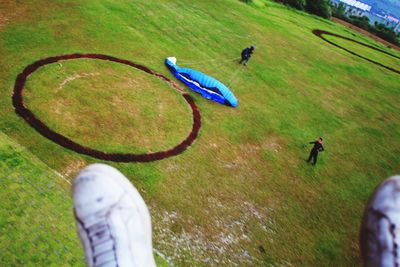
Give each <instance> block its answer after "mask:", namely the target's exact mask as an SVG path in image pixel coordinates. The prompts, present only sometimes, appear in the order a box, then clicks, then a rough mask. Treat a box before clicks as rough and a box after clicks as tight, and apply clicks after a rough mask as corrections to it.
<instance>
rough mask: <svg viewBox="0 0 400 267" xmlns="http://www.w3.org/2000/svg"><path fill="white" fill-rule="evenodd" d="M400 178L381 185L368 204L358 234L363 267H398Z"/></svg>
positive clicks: (397, 177)
mask: <svg viewBox="0 0 400 267" xmlns="http://www.w3.org/2000/svg"><path fill="white" fill-rule="evenodd" d="M399 242H400V176H393V177H390V178H388V179H386V180H385V181H383V182H382V183H381V184H380V185H379V186H378V187H377V188H376V189H375V192H374V194H373V195H372V197H371V198H370V200H369V203H368V204H367V206H366V208H365V211H364V216H363V222H362V225H361V231H360V249H361V255H362V258H363V261H364V266H368V267H370V266H374V267H375V266H376V267H378V266H379V267H389V266H390V267H391V266H400V257H399V256H400V247H399V245H400V243H399Z"/></svg>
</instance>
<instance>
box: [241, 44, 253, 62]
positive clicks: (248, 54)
mask: <svg viewBox="0 0 400 267" xmlns="http://www.w3.org/2000/svg"><path fill="white" fill-rule="evenodd" d="M254 49H256V47H255V46H254V45H252V46H250V47H246V48H245V49H243V51H242V59H241V60H240V62H239V64H242V63H243V65H245V66H247V62H248V61H249V59H250V58H251V55H252V54H253V52H254Z"/></svg>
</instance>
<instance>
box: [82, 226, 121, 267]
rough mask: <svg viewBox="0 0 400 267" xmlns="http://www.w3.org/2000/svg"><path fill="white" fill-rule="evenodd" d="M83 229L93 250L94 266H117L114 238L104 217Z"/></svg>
mask: <svg viewBox="0 0 400 267" xmlns="http://www.w3.org/2000/svg"><path fill="white" fill-rule="evenodd" d="M85 230H86V233H87V235H88V237H89V241H90V246H91V248H92V251H93V264H94V266H95V267H101V266H118V263H117V255H116V253H115V240H114V237H113V236H112V234H111V231H110V227H109V225H108V223H107V221H106V219H105V218H104V219H101V220H100V221H98V222H97V223H96V224H93V225H92V226H90V227H88V228H85Z"/></svg>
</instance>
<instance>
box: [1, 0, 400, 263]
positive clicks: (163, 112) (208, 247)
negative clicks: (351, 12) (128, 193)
mask: <svg viewBox="0 0 400 267" xmlns="http://www.w3.org/2000/svg"><path fill="white" fill-rule="evenodd" d="M313 29H322V30H327V31H330V32H334V33H337V34H341V35H344V36H347V37H350V38H353V39H356V40H359V41H361V42H364V43H368V44H371V45H374V46H376V47H379V48H380V49H383V50H385V51H388V52H390V53H392V54H396V55H397V56H399V53H398V52H396V51H392V50H390V49H388V48H386V47H384V46H383V45H380V44H377V43H375V42H373V41H372V40H369V39H367V38H366V37H364V36H361V35H360V34H359V33H355V32H352V31H351V30H349V29H346V28H344V27H343V26H340V25H337V24H334V23H333V22H330V21H327V20H323V19H320V18H317V17H314V16H311V15H308V14H305V13H301V12H297V11H294V10H290V9H287V8H285V7H283V6H280V5H278V4H275V3H273V2H269V1H265V2H264V1H261V0H259V1H256V2H255V4H253V5H245V4H243V3H241V2H239V1H234V0H221V1H211V0H205V1H188V0H181V1H167V0H157V1H155V0H149V1H141V2H140V1H125V0H121V1H111V0H102V1H94V0H84V1H79V2H78V1H69V0H55V1H44V0H37V1H24V3H20V2H16V1H5V3H4V5H2V6H0V55H1V56H2V60H1V61H0V80H1V81H2V82H1V84H0V131H1V132H2V134H1V135H0V137H1V138H0V153H1V157H2V161H1V165H0V166H1V167H2V174H1V184H0V185H1V187H0V188H1V190H0V195H1V196H2V198H1V199H2V202H1V204H0V214H1V216H0V218H1V219H0V220H1V221H0V222H1V226H2V227H1V228H0V236H1V245H0V249H1V251H0V254H1V255H6V256H5V257H2V258H1V260H0V261H1V265H3V266H8V265H32V266H33V265H36V266H48V265H54V266H60V265H76V264H83V259H82V257H83V254H82V251H81V250H80V247H79V245H78V243H79V241H78V238H77V236H76V234H75V228H74V225H73V221H72V218H71V213H70V208H71V200H70V198H69V196H68V190H69V184H68V183H67V182H66V181H64V180H63V179H62V177H64V178H66V179H67V180H72V179H73V177H74V175H75V174H76V172H77V171H78V170H79V169H80V168H81V167H83V166H85V165H87V164H89V163H93V162H98V160H96V159H94V158H90V157H88V156H83V155H80V154H77V153H75V152H72V151H69V150H67V149H65V148H63V147H61V146H58V145H57V144H54V143H53V142H51V141H50V140H47V139H45V138H44V137H43V136H41V135H40V134H39V133H37V132H36V131H35V130H34V129H32V128H31V127H30V126H29V125H28V124H27V123H25V121H23V120H22V119H21V118H20V117H18V116H17V115H16V113H15V111H14V108H13V106H12V103H11V95H12V89H13V85H14V82H15V77H16V76H17V75H18V73H20V72H21V71H22V70H23V68H24V67H25V66H26V65H28V64H31V63H32V62H34V61H36V60H38V59H41V58H45V57H49V56H53V55H61V54H69V53H76V52H81V53H84V52H88V53H102V54H107V55H111V56H115V57H119V58H124V59H128V60H132V61H134V62H138V63H140V64H144V65H146V66H147V67H149V68H151V69H153V70H155V71H158V72H161V73H163V74H165V75H167V76H168V77H170V78H171V79H174V78H173V76H172V75H171V74H170V73H169V71H168V69H167V68H166V67H165V66H164V59H165V57H167V56H176V57H177V59H178V62H177V63H178V65H180V66H182V67H185V66H188V67H193V68H195V69H197V70H200V71H202V72H205V73H207V74H210V75H212V76H214V77H216V78H217V79H219V80H221V81H222V82H224V83H226V84H228V85H230V88H231V89H232V91H233V92H234V94H235V95H236V97H237V98H238V99H239V106H238V108H236V109H233V108H229V107H226V106H222V105H219V104H217V103H214V102H211V101H207V100H205V99H203V98H202V97H200V96H199V95H197V94H195V93H193V92H191V91H189V90H187V91H188V92H189V93H190V94H191V96H192V97H193V98H194V100H195V102H196V104H197V105H198V107H199V109H200V112H201V115H202V128H201V131H200V135H199V137H198V139H197V140H196V141H195V143H194V144H193V145H192V146H191V147H190V148H189V149H188V150H187V151H185V152H184V153H183V154H180V155H178V156H176V157H172V158H168V159H165V160H162V161H156V162H152V163H145V164H144V163H125V164H116V163H112V162H109V164H111V165H113V166H115V167H117V168H119V169H120V170H121V171H122V172H123V173H124V174H126V175H127V176H128V177H129V178H130V179H131V181H132V182H133V183H134V184H135V186H136V187H138V189H139V190H140V191H141V193H142V195H143V197H144V198H145V200H146V201H147V203H148V204H149V207H150V210H151V215H152V219H153V231H154V236H153V241H154V246H155V248H157V249H158V250H159V251H161V252H162V253H164V254H165V255H166V256H167V257H168V258H169V259H170V260H171V262H172V263H173V264H174V265H176V266H354V265H358V264H360V258H359V251H358V243H357V242H358V227H359V225H360V218H361V214H362V210H363V206H364V203H365V201H366V200H367V198H368V196H369V194H370V193H371V191H372V190H373V188H374V187H375V186H376V185H377V184H378V183H379V182H380V181H382V180H383V179H384V178H385V177H386V176H388V175H391V174H394V173H398V172H399V168H400V157H399V156H398V155H399V152H400V116H399V114H400V107H399V105H398V103H399V101H400V94H399V91H400V83H399V75H398V74H396V73H393V72H390V71H389V70H386V69H383V68H381V67H379V66H376V65H374V64H372V63H370V62H367V61H365V60H362V59H360V58H358V57H355V56H353V55H351V54H348V53H347V52H345V51H343V50H340V49H337V48H335V47H334V46H332V45H330V44H328V43H326V42H324V41H323V40H321V39H319V38H317V37H316V36H315V35H314V34H312V30H313ZM328 38H331V39H332V41H334V42H338V43H341V45H343V46H345V47H346V48H348V49H351V50H354V51H355V52H358V53H360V54H363V55H366V56H368V57H371V59H373V60H376V61H380V62H382V63H387V64H390V66H391V67H396V66H397V68H398V66H399V61H398V60H394V59H393V58H390V57H388V56H387V55H384V54H381V53H378V52H374V51H370V50H367V49H366V48H365V47H360V46H358V45H356V44H353V43H349V42H346V41H343V40H341V39H338V38H334V37H328ZM331 39H330V40H331ZM251 44H255V45H256V46H257V49H256V51H255V54H254V56H253V58H252V59H251V61H250V63H249V66H248V67H247V68H242V67H240V66H239V65H238V63H237V62H235V61H233V59H234V58H237V57H238V56H239V55H240V51H241V49H243V48H244V47H246V46H249V45H251ZM230 59H232V60H230ZM26 90H27V91H26V93H25V96H24V99H25V101H26V103H27V106H29V108H30V109H31V110H32V111H33V112H34V113H35V114H36V115H37V116H38V117H40V118H41V119H42V120H43V121H45V122H46V123H47V124H48V125H50V126H51V128H52V129H56V130H57V131H59V132H60V133H63V134H64V135H66V136H68V137H70V138H71V139H73V140H76V141H79V142H81V143H85V144H86V145H88V146H91V147H93V148H99V149H100V148H101V149H104V150H107V151H108V152H133V153H142V152H146V151H157V150H160V149H165V148H169V147H171V146H173V145H174V144H176V143H177V142H178V141H179V140H181V139H182V138H184V137H185V136H186V135H187V134H188V132H189V131H190V127H191V115H190V109H189V108H188V107H187V105H186V104H185V102H184V100H183V99H181V97H180V96H179V94H178V93H177V92H176V91H174V89H173V88H171V87H169V86H168V85H167V84H165V83H163V82H162V81H160V80H158V79H157V78H155V77H153V76H148V75H147V74H145V73H141V72H138V71H136V70H134V69H130V68H127V67H124V66H121V65H117V64H115V63H111V62H98V61H96V60H86V59H85V60H76V61H71V62H62V63H61V64H52V65H48V66H45V67H43V68H41V69H40V70H39V71H38V72H35V73H34V74H33V75H32V76H30V77H29V80H28V84H27V88H26ZM318 136H322V137H324V139H325V147H326V151H325V152H323V153H322V154H321V155H320V157H319V162H318V164H317V166H316V167H312V166H310V165H308V164H306V163H305V159H306V158H307V156H308V152H309V149H310V148H311V147H310V146H309V145H308V142H309V141H312V140H313V139H315V138H316V137H318ZM20 166H21V167H20ZM14 174H15V175H14ZM10 175H11V176H10ZM19 176H21V177H24V178H23V179H20V178H18V177H19ZM8 177H12V178H8ZM50 185H51V186H50ZM43 187H44V188H45V189H44V190H45V191H44V193H41V189H38V188H43ZM38 190H39V191H38ZM31 203H34V204H32V205H31ZM37 232H39V233H40V235H39V238H37V236H38V235H36V233H37ZM54 237H56V238H54ZM160 264H162V263H160Z"/></svg>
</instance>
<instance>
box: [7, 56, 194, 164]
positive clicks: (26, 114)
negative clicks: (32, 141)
mask: <svg viewBox="0 0 400 267" xmlns="http://www.w3.org/2000/svg"><path fill="white" fill-rule="evenodd" d="M80 58H89V59H99V60H105V61H112V62H116V63H121V64H124V65H127V66H130V67H133V68H136V69H138V70H141V71H144V72H146V73H148V74H151V75H154V76H156V77H158V78H160V79H162V80H164V81H165V82H167V83H169V84H170V85H171V86H172V87H173V88H175V89H176V90H178V91H179V92H180V93H181V94H182V96H183V98H185V100H186V102H187V103H188V104H189V106H190V108H191V109H192V115H193V124H192V130H191V132H190V134H189V135H188V136H187V137H186V139H185V140H183V141H182V142H181V143H180V144H178V145H176V146H175V147H173V148H171V149H169V150H166V151H159V152H152V153H146V154H129V153H126V154H125V153H107V152H103V151H99V150H95V149H92V148H90V147H86V146H83V145H81V144H78V143H76V142H74V141H72V140H71V139H69V138H67V137H65V136H63V135H61V134H59V133H57V132H55V131H53V130H52V129H50V128H49V127H48V126H47V125H46V124H45V123H43V122H42V121H41V120H40V119H38V118H37V117H36V116H35V115H34V114H33V112H32V111H30V110H29V109H28V108H26V107H25V106H24V101H23V89H24V85H25V83H26V80H27V78H28V77H29V75H31V74H32V73H33V72H35V71H36V70H38V69H39V68H41V67H43V66H45V65H48V64H52V63H55V62H58V61H63V60H71V59H80ZM183 92H184V90H183V89H181V88H180V87H179V86H178V85H177V84H176V83H174V82H173V81H171V80H170V79H169V78H167V77H166V76H164V75H162V74H160V73H157V72H155V71H153V70H151V69H149V68H147V67H146V66H142V65H139V64H136V63H133V62H131V61H129V60H125V59H119V58H115V57H112V56H107V55H102V54H70V55H61V56H55V57H48V58H45V59H41V60H38V61H36V62H34V63H32V64H30V65H28V66H27V67H25V69H24V70H23V71H22V72H21V73H20V74H18V76H17V79H16V81H15V85H14V93H13V96H12V101H13V105H14V107H15V111H16V113H17V114H18V115H20V116H21V117H22V118H23V119H24V120H25V121H26V122H27V123H28V124H29V125H30V126H32V127H33V128H35V129H36V131H38V132H39V133H40V134H41V135H43V136H44V137H46V138H48V139H50V140H52V141H53V142H55V143H57V144H59V145H61V146H63V147H65V148H68V149H70V150H73V151H75V152H77V153H81V154H85V155H89V156H91V157H94V158H98V159H101V160H108V161H115V162H150V161H155V160H160V159H164V158H167V157H172V156H175V155H178V154H180V153H182V152H183V151H184V150H186V149H187V148H188V147H189V146H190V145H191V144H192V143H193V142H194V140H195V139H196V138H197V136H198V133H199V130H200V127H201V116H200V111H199V109H198V108H197V106H196V104H195V103H194V101H193V99H192V98H191V97H190V95H188V94H186V93H183Z"/></svg>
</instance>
